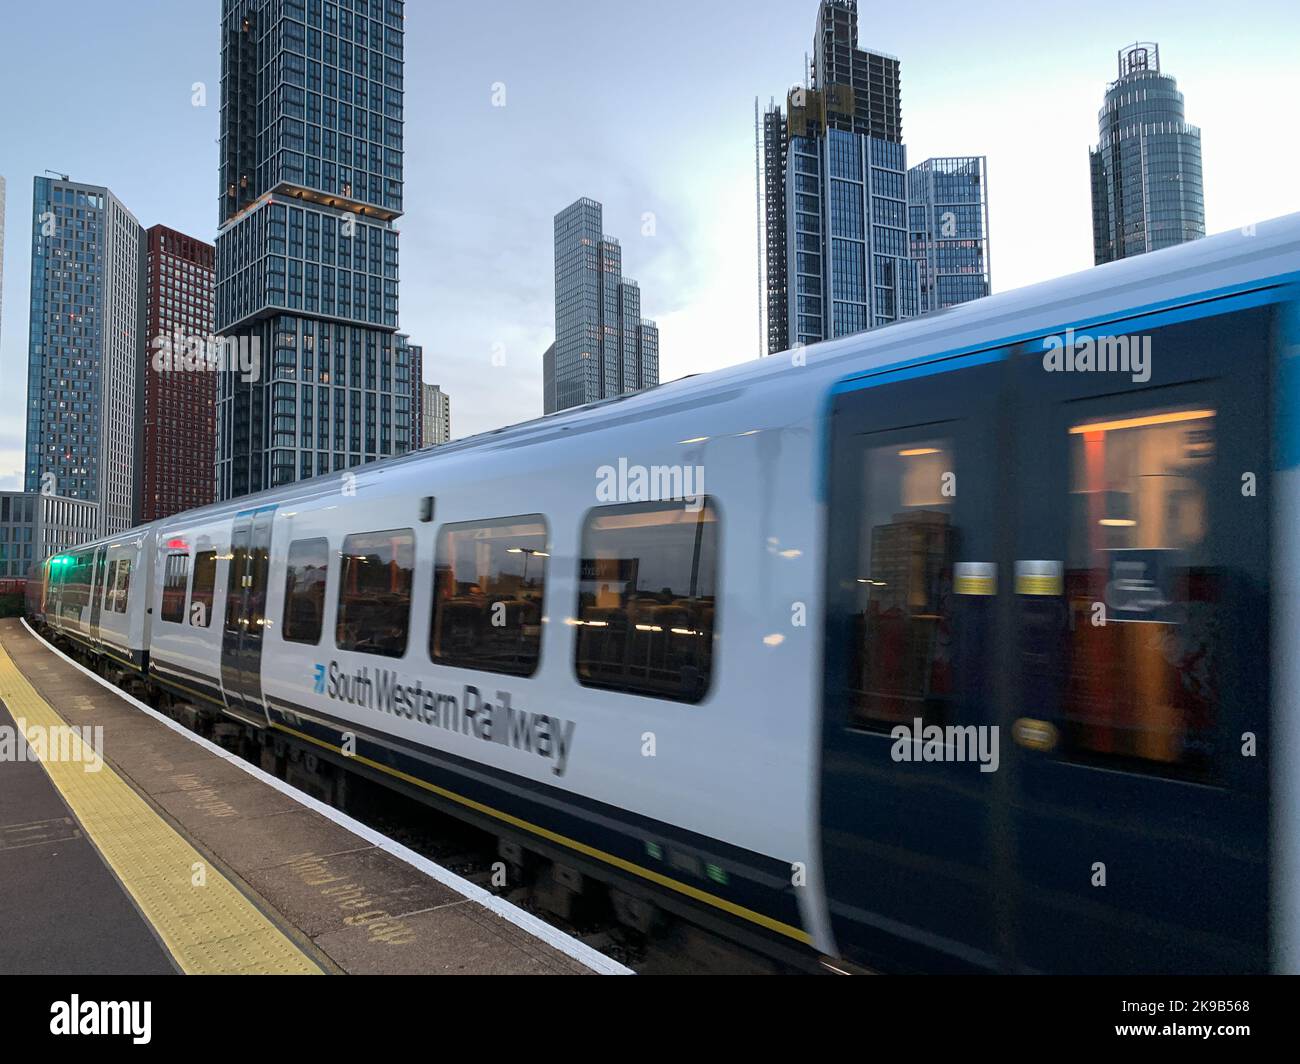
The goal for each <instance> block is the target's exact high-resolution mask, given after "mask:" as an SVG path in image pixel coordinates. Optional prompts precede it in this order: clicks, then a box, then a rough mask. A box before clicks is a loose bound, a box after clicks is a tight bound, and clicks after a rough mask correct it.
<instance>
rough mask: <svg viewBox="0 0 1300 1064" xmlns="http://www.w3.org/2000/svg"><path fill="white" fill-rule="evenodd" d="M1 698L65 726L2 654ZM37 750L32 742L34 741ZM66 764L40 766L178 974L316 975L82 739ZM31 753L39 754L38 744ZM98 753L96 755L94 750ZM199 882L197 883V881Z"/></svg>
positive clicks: (16, 711) (17, 712) (34, 722)
mask: <svg viewBox="0 0 1300 1064" xmlns="http://www.w3.org/2000/svg"><path fill="white" fill-rule="evenodd" d="M0 699H2V700H3V701H4V703H5V705H6V706H7V707H8V709H9V712H10V715H11V716H13V717H14V718H16V719H22V720H24V721H26V723H27V725H28V727H29V728H30V727H31V726H37V727H40V728H42V729H45V733H44V734H46V735H50V734H57V733H54V732H51V731H50V729H55V728H59V729H62V728H66V727H67V725H66V722H65V721H64V720H63V718H61V717H60V716H59V715H58V714H57V713H55V711H54V710H53V709H52V708H51V707H50V705H49V703H47V702H46V701H45V700H44V699H43V698H41V696H40V695H39V694H37V692H36V689H35V688H34V687H32V685H31V684H30V683H28V682H27V678H26V677H25V676H23V674H22V673H21V672H20V671H19V670H18V667H17V666H16V665H15V664H14V663H13V660H12V659H11V658H10V657H9V655H8V654H7V653H5V651H4V649H3V648H0ZM32 745H33V747H34V748H36V744H34V743H33V744H32ZM65 751H66V752H67V753H69V754H70V755H71V756H70V757H68V758H67V759H61V758H58V757H53V758H51V757H50V756H49V752H48V751H46V752H45V753H44V756H43V757H42V759H41V764H42V766H43V767H44V769H45V771H46V773H47V774H48V775H49V777H50V780H51V782H53V784H54V786H55V787H56V788H57V789H58V791H59V793H60V794H61V795H62V796H63V800H64V801H65V802H67V803H68V806H69V807H70V808H71V809H72V812H73V815H74V816H75V817H76V818H77V820H78V822H79V823H80V824H81V828H82V830H83V831H84V832H85V833H86V835H87V837H88V838H90V840H91V841H92V842H93V843H94V844H95V846H96V847H97V848H98V850H99V852H100V853H101V854H102V855H103V857H104V859H105V861H107V862H108V865H109V867H110V868H112V870H113V872H114V873H115V874H116V875H117V877H118V879H120V880H121V881H122V884H123V885H124V886H125V887H126V889H127V891H129V892H130V894H131V897H132V898H134V899H135V903H136V905H138V906H139V907H140V910H141V912H143V913H144V916H145V919H147V920H148V921H149V922H150V924H152V925H153V927H154V930H155V931H156V932H157V933H158V936H159V938H161V939H162V941H163V944H164V945H165V946H166V947H167V949H168V950H169V951H170V953H171V955H172V957H173V958H174V959H175V961H176V963H177V964H178V965H179V966H180V968H181V970H182V971H184V972H187V973H189V974H192V975H238V974H246V975H320V974H322V971H321V968H320V966H319V965H317V964H316V963H314V962H313V961H312V960H311V958H310V957H308V956H307V954H305V953H304V952H303V951H302V950H301V949H299V948H298V946H297V945H295V944H294V943H293V941H292V940H290V939H289V938H288V937H287V936H286V935H285V934H284V933H283V932H282V931H280V929H279V928H277V927H276V926H275V925H274V924H273V923H272V922H271V921H270V920H269V919H268V918H267V917H266V915H265V914H263V913H262V912H261V911H260V910H259V909H258V908H257V907H256V906H255V905H253V903H252V902H251V901H249V900H248V898H246V897H245V896H244V895H243V894H242V893H241V892H240V891H239V890H238V889H237V888H236V887H235V886H234V884H232V883H231V882H230V881H229V880H228V879H226V878H225V876H223V875H221V873H220V872H218V871H217V870H216V869H215V868H213V867H211V865H209V864H208V862H207V861H206V860H205V859H204V858H203V857H202V856H201V855H200V854H199V852H198V851H197V850H196V849H194V847H193V846H191V845H190V844H189V843H188V842H187V841H186V840H185V839H184V838H183V837H182V836H181V835H180V834H179V833H178V832H177V831H176V830H175V829H174V828H172V827H171V826H170V825H169V824H168V823H167V822H166V821H164V820H163V819H162V818H161V817H160V816H159V815H158V814H157V813H156V812H154V810H153V809H151V808H150V807H149V805H148V803H146V802H145V801H144V799H143V798H141V797H140V796H139V795H138V794H137V793H136V792H135V791H134V790H132V788H131V787H130V785H129V784H127V783H126V782H125V781H124V780H123V779H122V778H121V777H120V776H119V775H118V774H117V773H116V772H114V771H113V770H112V769H111V768H110V767H109V766H108V765H107V764H104V765H103V767H102V768H101V769H100V770H99V771H98V772H89V771H87V770H86V768H87V762H89V761H93V760H94V758H93V755H90V754H89V752H88V751H87V750H86V749H85V748H84V746H83V745H82V739H81V738H80V736H79V735H77V736H73V737H71V738H70V743H69V745H67V746H66V747H65ZM37 752H38V753H41V751H40V750H39V749H38V748H37ZM101 753H102V751H101ZM199 878H201V880H202V885H196V883H197V880H198V879H199Z"/></svg>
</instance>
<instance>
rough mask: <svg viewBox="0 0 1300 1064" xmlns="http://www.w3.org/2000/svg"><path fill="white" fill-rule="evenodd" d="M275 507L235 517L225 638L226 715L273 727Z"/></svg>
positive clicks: (231, 541) (260, 726) (256, 724)
mask: <svg viewBox="0 0 1300 1064" xmlns="http://www.w3.org/2000/svg"><path fill="white" fill-rule="evenodd" d="M275 509H276V508H275V507H274V506H265V507H262V508H261V509H259V510H248V511H245V512H244V513H240V514H236V515H235V523H234V527H233V529H232V532H231V539H230V572H229V577H228V579H227V583H226V617H225V623H224V627H223V630H222V639H221V683H222V686H223V687H224V689H225V693H226V711H227V712H228V713H230V715H231V716H233V717H237V718H239V719H240V720H243V721H246V722H247V723H249V724H253V725H255V726H256V727H259V728H262V727H265V726H266V723H267V719H266V707H265V705H264V704H263V702H262V637H263V635H264V634H265V630H266V586H267V579H268V577H269V574H270V564H271V531H272V526H273V524H274V520H275Z"/></svg>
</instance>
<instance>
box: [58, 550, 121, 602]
mask: <svg viewBox="0 0 1300 1064" xmlns="http://www.w3.org/2000/svg"><path fill="white" fill-rule="evenodd" d="M117 565H118V563H117V561H116V559H114V560H113V561H111V562H109V563H108V575H107V576H106V577H105V578H104V588H103V592H102V595H101V605H102V606H103V608H104V609H105V610H107V611H108V612H109V613H112V612H113V588H114V586H115V585H116V584H117ZM65 581H66V578H65ZM64 601H65V602H66V601H67V592H66V591H65V592H64Z"/></svg>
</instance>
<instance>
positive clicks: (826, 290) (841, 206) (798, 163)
mask: <svg viewBox="0 0 1300 1064" xmlns="http://www.w3.org/2000/svg"><path fill="white" fill-rule="evenodd" d="M792 124H794V123H793V122H792ZM789 152H790V164H789V167H788V170H787V174H786V202H787V204H788V205H789V208H791V209H789V210H788V213H787V218H788V227H789V236H788V238H787V247H788V253H787V273H788V276H789V278H790V292H789V306H788V311H787V321H788V322H789V327H790V338H791V340H792V341H794V342H796V343H801V344H813V343H817V342H818V341H821V340H830V339H833V338H834V337H837V336H848V335H850V334H852V333H855V332H861V331H862V330H863V329H870V328H874V327H875V326H878V325H887V324H889V323H890V322H894V321H899V320H901V319H902V318H910V317H914V316H915V315H916V314H917V313H918V312H919V301H920V293H919V274H918V269H917V263H916V262H915V261H914V260H913V259H912V257H911V250H910V247H909V242H908V233H907V151H906V149H905V148H904V147H903V145H902V144H898V143H895V142H893V141H887V140H880V139H879V138H877V137H871V136H866V135H864V134H861V133H849V132H845V131H844V130H839V129H828V130H826V131H825V134H824V135H823V136H792V137H791V138H790V149H789Z"/></svg>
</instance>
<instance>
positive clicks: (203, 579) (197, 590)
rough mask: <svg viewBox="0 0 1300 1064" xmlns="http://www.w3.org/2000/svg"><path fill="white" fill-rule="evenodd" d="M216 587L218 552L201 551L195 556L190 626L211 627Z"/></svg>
mask: <svg viewBox="0 0 1300 1064" xmlns="http://www.w3.org/2000/svg"><path fill="white" fill-rule="evenodd" d="M216 586H217V552H216V551H214V550H201V551H199V552H198V553H197V554H196V555H194V587H193V588H192V589H191V590H190V624H191V625H193V626H194V627H195V628H209V627H211V625H212V599H213V595H214V593H215V591H216Z"/></svg>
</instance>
